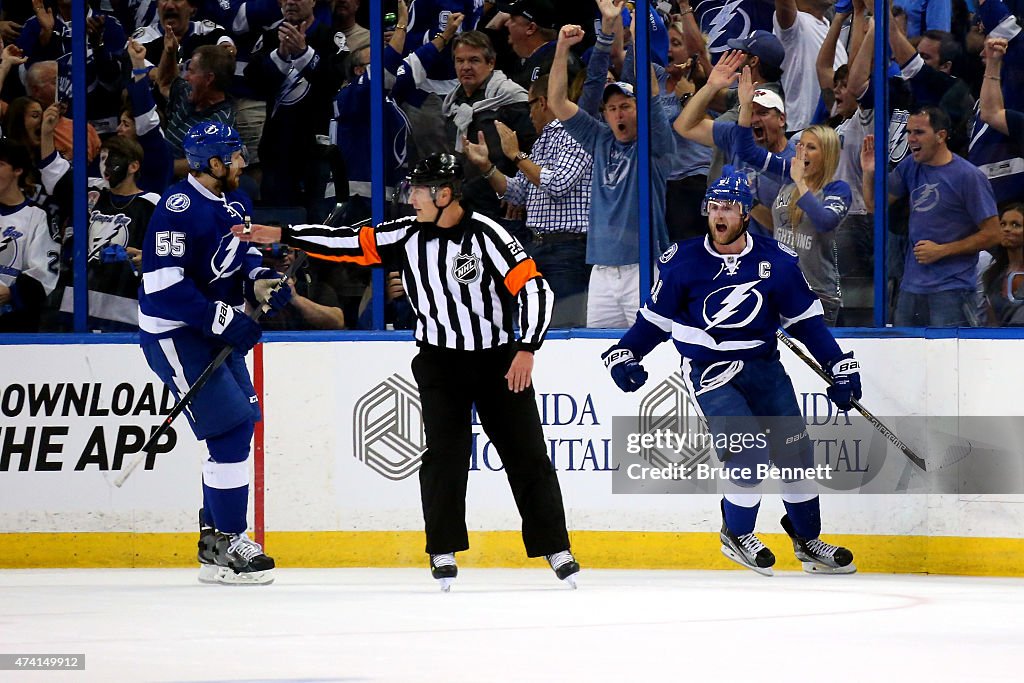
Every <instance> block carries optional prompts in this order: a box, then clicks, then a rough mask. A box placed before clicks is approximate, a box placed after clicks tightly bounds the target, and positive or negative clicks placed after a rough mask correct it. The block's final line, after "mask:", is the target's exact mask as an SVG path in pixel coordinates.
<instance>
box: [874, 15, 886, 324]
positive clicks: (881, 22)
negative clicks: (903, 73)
mask: <svg viewBox="0 0 1024 683" xmlns="http://www.w3.org/2000/svg"><path fill="white" fill-rule="evenodd" d="M872 49H874V51H875V59H874V67H873V69H872V73H871V82H872V83H874V85H875V102H874V107H875V226H874V228H875V273H874V275H875V327H884V326H885V321H886V320H888V319H889V311H888V310H887V308H888V304H889V297H888V296H886V294H887V292H888V288H887V286H886V285H887V284H888V280H889V274H888V273H887V272H886V271H887V269H886V258H885V257H886V237H887V236H888V234H889V77H888V75H887V74H888V71H889V4H888V2H887V0H875V44H874V46H872Z"/></svg>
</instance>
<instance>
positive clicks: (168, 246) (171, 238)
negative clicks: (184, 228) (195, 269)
mask: <svg viewBox="0 0 1024 683" xmlns="http://www.w3.org/2000/svg"><path fill="white" fill-rule="evenodd" d="M156 255H157V256H184V255H185V233H183V232H171V231H170V230H162V231H160V232H158V233H157V234H156Z"/></svg>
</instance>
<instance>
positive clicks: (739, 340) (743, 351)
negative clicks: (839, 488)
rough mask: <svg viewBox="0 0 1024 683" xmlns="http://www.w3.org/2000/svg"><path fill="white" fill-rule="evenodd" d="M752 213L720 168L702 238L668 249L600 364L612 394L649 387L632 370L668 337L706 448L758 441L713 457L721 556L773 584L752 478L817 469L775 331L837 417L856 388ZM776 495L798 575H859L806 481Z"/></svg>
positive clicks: (733, 176)
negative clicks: (797, 345)
mask: <svg viewBox="0 0 1024 683" xmlns="http://www.w3.org/2000/svg"><path fill="white" fill-rule="evenodd" d="M752 203H753V196H752V194H751V192H750V186H749V185H748V183H747V178H746V176H745V175H744V174H743V173H742V172H739V171H736V170H734V169H733V168H732V167H730V166H726V167H725V168H724V169H723V175H722V177H721V178H719V179H718V180H716V181H715V182H713V183H712V184H711V186H710V187H709V188H708V191H707V194H706V195H705V200H704V212H705V213H706V215H707V217H708V234H707V236H706V237H703V238H701V237H697V238H694V239H691V240H687V241H685V242H677V243H676V244H674V245H672V247H670V248H669V250H668V251H666V252H665V253H664V254H662V256H661V258H660V259H659V261H660V271H661V277H660V278H659V280H658V282H657V283H656V284H655V285H654V288H653V289H652V290H651V296H650V298H649V299H648V301H647V303H646V305H645V306H644V307H643V308H642V309H641V310H640V312H639V313H638V314H637V317H636V322H635V323H634V324H633V326H632V327H631V328H630V329H629V330H628V331H627V332H626V334H625V335H623V337H622V339H621V340H619V342H618V343H617V344H615V345H614V346H612V347H611V348H610V349H608V350H607V351H605V352H604V354H602V359H603V360H604V364H605V367H606V368H607V369H608V371H609V372H610V373H611V376H612V380H613V381H614V382H615V384H616V385H617V386H618V387H619V388H620V389H622V390H623V391H625V392H633V391H636V390H638V389H640V388H641V387H642V386H643V385H644V383H645V382H646V381H647V377H648V375H647V371H646V370H644V368H643V366H642V365H641V364H640V361H641V360H642V359H643V358H644V356H646V355H647V354H649V353H650V352H651V351H653V350H654V348H655V347H657V346H658V344H660V343H662V342H664V341H666V340H668V339H669V338H670V337H671V339H672V341H673V343H674V344H675V347H676V350H677V351H678V352H679V355H680V356H681V357H682V376H683V382H684V383H685V385H686V387H687V390H688V393H689V394H690V398H691V399H692V400H693V402H694V403H695V404H696V405H697V406H698V408H699V412H700V413H701V414H702V415H703V416H704V417H705V419H706V420H707V426H708V430H709V431H710V432H711V433H712V435H714V436H715V443H716V444H719V443H722V442H723V441H727V442H728V443H733V438H732V437H733V436H734V435H743V436H747V435H749V436H751V437H753V435H755V434H758V435H760V434H764V435H766V437H765V438H763V439H761V440H757V439H755V438H751V439H749V440H748V439H744V443H743V447H742V448H740V449H738V450H735V449H725V448H721V449H719V450H718V458H719V460H720V461H722V463H723V464H724V465H726V466H727V467H728V468H729V469H728V471H729V472H730V474H732V475H733V476H732V478H730V479H729V480H728V481H727V482H725V486H724V490H725V494H724V497H723V498H722V502H721V507H722V530H721V534H720V537H721V541H722V552H723V553H724V554H725V556H726V557H728V558H729V559H731V560H733V561H734V562H737V563H738V564H740V565H742V566H744V567H747V568H749V569H752V570H754V571H755V572H757V573H759V574H763V575H766V576H770V575H771V574H772V565H774V564H775V555H774V554H773V553H772V551H771V550H769V549H768V548H767V547H766V546H765V545H764V544H763V543H762V542H761V541H760V539H758V537H757V535H756V534H755V533H754V525H755V522H756V521H757V512H758V507H759V506H760V502H761V493H760V485H761V479H760V478H758V476H757V475H756V474H752V473H756V472H757V471H758V466H759V465H767V464H768V463H769V462H771V463H774V464H775V465H776V466H778V467H780V468H783V467H796V466H798V467H811V466H812V464H813V460H814V452H813V448H812V446H811V443H810V439H809V438H807V433H806V429H805V427H804V420H803V417H802V415H801V413H800V406H799V404H798V403H797V399H796V394H795V393H794V391H793V384H792V382H791V381H790V379H789V377H788V376H787V375H786V371H785V369H784V368H783V366H782V363H781V361H780V360H779V351H778V346H777V342H776V336H775V333H776V331H777V330H778V329H779V327H780V325H781V326H782V328H783V329H785V330H786V332H787V333H788V334H789V335H791V336H793V337H795V338H796V339H798V340H800V341H801V342H803V344H804V345H805V346H806V347H807V349H808V350H809V351H810V353H811V355H812V356H814V358H815V359H816V360H817V361H818V363H820V364H821V367H822V368H824V370H825V372H826V373H827V374H828V376H829V378H830V379H831V380H832V383H831V386H829V388H828V396H829V398H830V399H831V400H832V402H833V403H835V405H836V407H838V408H839V409H840V410H846V411H848V410H849V409H850V408H851V407H852V401H853V399H859V398H860V396H861V386H860V366H859V364H858V363H857V361H856V360H855V359H854V358H853V352H847V353H843V350H842V349H841V348H840V347H839V345H838V344H837V343H836V341H835V339H834V338H833V337H832V334H831V332H829V330H828V328H827V327H826V326H825V323H824V320H823V309H822V306H821V301H820V300H819V299H818V297H817V296H815V294H814V292H812V291H811V289H810V287H808V285H807V282H806V280H804V277H803V274H802V273H801V272H800V267H799V264H798V261H797V255H796V252H794V251H793V250H791V249H790V248H789V247H787V246H785V245H783V244H780V243H778V242H776V241H775V240H773V239H771V238H767V237H761V236H758V235H754V234H751V233H750V232H748V230H747V227H748V223H749V221H750V207H751V205H752ZM720 437H728V438H726V439H723V438H720ZM748 443H750V444H752V445H750V446H749V447H747V444H748ZM748 473H750V474H749V476H743V475H744V474H748ZM781 487H782V500H783V503H784V504H785V507H786V515H785V516H784V517H783V518H782V527H783V529H785V530H786V533H787V534H789V536H790V539H791V540H792V542H793V549H794V552H795V554H796V557H797V559H798V560H800V562H802V563H803V566H804V570H805V571H807V572H810V573H839V574H848V573H851V572H854V571H856V568H855V567H854V565H853V554H852V553H851V552H850V551H849V550H847V549H846V548H840V547H837V546H834V545H831V544H829V543H825V542H824V541H822V540H821V539H820V538H819V535H820V533H821V510H820V504H819V498H818V493H817V486H816V484H815V482H814V481H811V480H807V479H800V480H796V481H786V480H785V479H783V480H782V483H781Z"/></svg>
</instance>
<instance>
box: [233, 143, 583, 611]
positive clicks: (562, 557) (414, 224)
mask: <svg viewBox="0 0 1024 683" xmlns="http://www.w3.org/2000/svg"><path fill="white" fill-rule="evenodd" d="M462 178H463V175H462V167H461V166H460V165H459V162H458V161H457V160H456V158H455V157H454V156H453V155H451V154H434V155H431V156H429V157H427V158H426V159H424V160H422V161H421V162H419V163H418V164H417V165H416V167H415V168H414V169H413V170H412V172H411V173H410V174H409V175H408V176H407V178H406V181H407V183H408V185H409V187H410V197H409V200H410V203H411V204H412V207H413V209H414V210H415V211H416V215H415V216H409V217H405V218H400V219H398V220H395V221H390V222H387V223H383V224H381V225H379V226H377V227H376V228H372V227H369V226H367V227H362V228H332V227H328V226H325V225H293V226H290V227H286V228H283V229H282V228H278V227H273V226H267V225H252V226H251V231H250V232H248V233H247V232H245V228H244V227H243V226H241V225H238V226H235V228H234V229H233V232H234V233H235V235H236V236H237V237H238V238H239V239H241V240H243V241H255V242H263V243H272V242H280V241H284V242H286V243H288V244H290V245H292V246H294V247H296V248H298V249H302V250H303V251H306V252H307V253H309V255H310V256H313V257H315V258H321V259H326V260H332V261H346V262H349V263H357V264H360V265H366V266H379V265H381V264H384V263H387V264H389V267H391V265H392V264H394V267H395V268H400V269H401V272H402V282H403V284H404V286H405V289H406V291H407V292H408V295H409V300H410V302H411V303H412V305H413V308H414V309H415V312H416V332H415V335H416V341H417V345H418V346H419V347H420V350H419V353H418V354H417V355H416V357H415V358H414V359H413V361H412V371H413V375H414V376H415V378H416V383H417V385H418V386H419V392H420V402H421V404H422V407H423V423H424V429H425V431H426V436H427V452H426V453H425V454H424V456H423V463H422V466H421V467H420V497H421V499H422V501H423V518H424V521H425V524H426V535H427V547H426V551H427V553H428V554H429V555H430V569H431V573H432V574H433V577H434V578H435V579H438V580H439V581H440V582H441V588H442V590H445V591H447V590H448V588H449V586H450V584H451V582H452V580H453V579H454V578H455V576H456V575H457V574H458V568H457V566H456V564H455V553H456V552H459V551H462V550H467V549H468V548H469V537H468V534H467V532H466V484H467V480H468V477H469V458H470V449H471V444H472V431H471V427H472V409H473V406H474V405H476V410H477V414H478V415H479V417H480V422H481V424H482V425H483V428H484V431H485V432H487V435H488V436H489V437H490V439H491V441H492V443H494V446H495V448H497V450H498V454H499V455H500V456H501V460H502V463H503V464H504V466H505V473H506V475H507V476H508V481H509V485H510V486H511V487H512V494H513V496H514V497H515V501H516V506H517V507H518V508H519V514H520V516H521V517H522V519H523V543H524V544H525V546H526V554H527V555H528V556H529V557H540V556H544V557H545V558H546V559H547V561H548V563H549V564H550V565H551V568H552V569H553V570H554V571H555V574H556V575H557V576H558V578H559V579H562V580H565V581H567V582H568V583H569V584H571V585H572V586H573V587H575V576H574V575H575V574H576V573H577V572H578V571H579V569H580V567H579V564H578V563H577V562H576V560H575V559H574V558H573V556H572V553H571V552H570V551H569V535H568V532H567V531H566V528H565V512H564V509H563V506H562V492H561V489H560V488H559V485H558V478H557V477H556V475H555V471H554V468H553V466H552V464H551V461H550V460H549V458H548V454H547V447H546V444H545V441H544V433H543V431H542V429H541V423H540V416H539V415H538V413H537V404H536V401H535V399H534V391H533V385H532V381H531V374H532V372H533V353H534V351H536V350H537V349H538V348H539V347H540V345H541V343H542V342H543V341H544V335H545V333H546V332H547V328H548V324H549V323H550V318H551V308H552V303H553V298H554V297H553V295H552V293H551V288H550V287H549V286H548V284H547V282H546V281H545V280H544V278H543V277H541V274H540V273H539V272H538V271H537V267H536V264H535V263H534V261H533V259H531V258H530V257H529V256H527V254H526V253H525V251H524V250H523V247H522V246H521V245H520V244H519V242H518V241H516V239H515V238H514V237H512V236H511V235H510V234H509V233H508V232H506V231H505V229H504V228H502V227H501V226H500V225H498V224H497V223H495V222H494V221H492V220H491V219H489V218H487V217H486V216H483V215H481V214H478V213H470V212H467V211H465V210H464V209H463V208H462V206H461V205H460V203H459V197H460V195H461V190H462ZM517 308H518V311H517ZM517 314H518V321H519V330H520V337H519V339H518V340H517V339H516V337H515V330H514V320H515V318H516V315H517Z"/></svg>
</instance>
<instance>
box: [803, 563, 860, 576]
mask: <svg viewBox="0 0 1024 683" xmlns="http://www.w3.org/2000/svg"><path fill="white" fill-rule="evenodd" d="M801 564H802V565H803V566H804V571H805V572H806V573H808V574H854V573H856V572H857V565H854V564H848V565H846V566H845V567H829V566H828V565H825V564H818V563H817V562H801Z"/></svg>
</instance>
